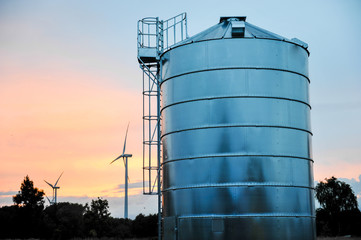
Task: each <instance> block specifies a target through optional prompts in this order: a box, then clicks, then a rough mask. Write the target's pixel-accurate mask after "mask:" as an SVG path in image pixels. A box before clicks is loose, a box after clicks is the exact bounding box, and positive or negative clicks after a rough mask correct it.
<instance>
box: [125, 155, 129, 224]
mask: <svg viewBox="0 0 361 240" xmlns="http://www.w3.org/2000/svg"><path fill="white" fill-rule="evenodd" d="M124 218H125V219H127V218H128V157H125V196H124Z"/></svg>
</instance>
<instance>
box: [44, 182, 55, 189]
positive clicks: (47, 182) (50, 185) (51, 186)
mask: <svg viewBox="0 0 361 240" xmlns="http://www.w3.org/2000/svg"><path fill="white" fill-rule="evenodd" d="M44 182H46V183H47V184H49V186H50V187H52V188H54V186H53V185H52V184H50V183H48V182H47V181H45V180H44Z"/></svg>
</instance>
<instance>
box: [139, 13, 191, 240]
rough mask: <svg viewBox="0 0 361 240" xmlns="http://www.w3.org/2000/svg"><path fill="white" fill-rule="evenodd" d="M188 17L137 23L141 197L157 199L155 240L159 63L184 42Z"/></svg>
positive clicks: (158, 187)
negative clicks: (141, 155)
mask: <svg viewBox="0 0 361 240" xmlns="http://www.w3.org/2000/svg"><path fill="white" fill-rule="evenodd" d="M187 37H188V36H187V16H186V13H181V14H179V15H177V16H175V17H173V18H170V19H168V20H165V21H160V20H159V18H158V17H156V18H155V17H148V18H143V19H142V20H139V21H138V36H137V41H138V62H139V65H140V68H141V69H142V71H143V194H145V195H157V196H158V239H159V240H160V239H161V236H162V234H161V230H162V227H161V220H162V192H161V186H162V161H161V152H162V144H161V114H160V109H161V101H160V98H161V90H160V83H161V62H160V56H161V54H162V53H163V52H165V51H166V50H168V49H169V48H171V47H173V46H174V45H175V44H177V43H179V42H180V41H183V40H185V39H186V38H187Z"/></svg>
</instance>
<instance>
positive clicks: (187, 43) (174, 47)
mask: <svg viewBox="0 0 361 240" xmlns="http://www.w3.org/2000/svg"><path fill="white" fill-rule="evenodd" d="M231 39H232V40H233V41H234V40H235V38H224V37H222V38H213V39H204V40H198V41H191V42H186V43H183V44H179V45H176V46H173V47H170V48H169V49H167V50H166V51H164V52H163V53H162V54H161V57H163V55H164V53H166V52H168V51H170V50H172V49H176V48H179V47H182V46H185V45H190V44H194V43H199V42H207V41H222V40H223V41H224V40H231ZM236 39H237V40H239V38H236ZM242 39H247V40H252V39H262V40H270V41H278V42H286V43H289V44H293V45H296V46H298V47H301V48H302V49H303V50H305V51H306V52H307V55H308V56H310V52H309V51H308V50H307V49H306V48H305V47H303V46H302V45H299V44H297V43H295V42H291V41H288V40H286V39H274V38H265V37H256V36H254V37H244V38H242Z"/></svg>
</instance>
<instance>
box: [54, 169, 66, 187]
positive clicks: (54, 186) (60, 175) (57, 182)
mask: <svg viewBox="0 0 361 240" xmlns="http://www.w3.org/2000/svg"><path fill="white" fill-rule="evenodd" d="M63 173H64V172H62V173H61V174H60V176H59V178H58V180H56V183H55V184H54V187H56V184H58V182H59V179H60V178H61V176H62V175H63Z"/></svg>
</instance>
